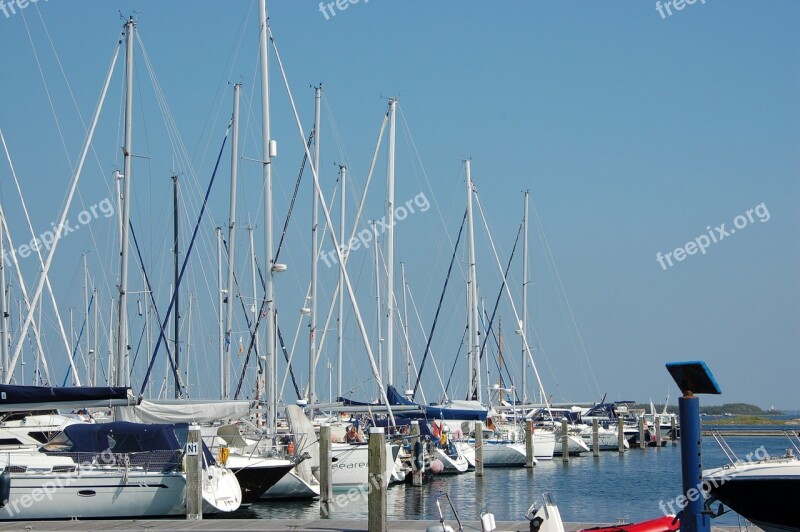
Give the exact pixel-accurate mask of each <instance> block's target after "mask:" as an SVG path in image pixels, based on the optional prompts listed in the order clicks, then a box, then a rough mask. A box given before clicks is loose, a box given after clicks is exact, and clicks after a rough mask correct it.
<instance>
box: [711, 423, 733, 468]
mask: <svg viewBox="0 0 800 532" xmlns="http://www.w3.org/2000/svg"><path fill="white" fill-rule="evenodd" d="M711 436H712V437H713V438H714V440H716V442H717V445H719V448H720V449H722V452H723V453H725V456H726V457H727V458H728V461H729V462H730V463H731V464H735V463H737V462H738V461H739V457H738V456H736V453H735V452H734V451H733V449H731V446H730V444H729V443H728V442H727V441H726V440H725V438H723V437H722V434H720V432H719V431H718V430H712V431H711Z"/></svg>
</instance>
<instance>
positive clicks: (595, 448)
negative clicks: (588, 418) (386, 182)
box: [592, 418, 600, 457]
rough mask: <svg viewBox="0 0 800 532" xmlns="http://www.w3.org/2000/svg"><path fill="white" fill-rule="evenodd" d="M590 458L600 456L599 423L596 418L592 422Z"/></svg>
mask: <svg viewBox="0 0 800 532" xmlns="http://www.w3.org/2000/svg"><path fill="white" fill-rule="evenodd" d="M592 456H594V457H598V456H600V421H599V420H598V419H597V418H594V419H593V420H592Z"/></svg>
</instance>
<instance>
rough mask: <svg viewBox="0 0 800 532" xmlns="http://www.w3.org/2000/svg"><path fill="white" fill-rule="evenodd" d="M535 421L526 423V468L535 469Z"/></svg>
mask: <svg viewBox="0 0 800 532" xmlns="http://www.w3.org/2000/svg"><path fill="white" fill-rule="evenodd" d="M533 431H534V428H533V420H530V421H526V422H525V467H527V468H532V467H533V458H534V455H533V434H534V432H533Z"/></svg>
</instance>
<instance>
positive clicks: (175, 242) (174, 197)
mask: <svg viewBox="0 0 800 532" xmlns="http://www.w3.org/2000/svg"><path fill="white" fill-rule="evenodd" d="M179 244H180V241H179V236H178V176H177V174H173V175H172V250H173V251H172V255H173V267H174V272H173V274H174V279H175V281H174V284H175V319H174V320H173V325H174V326H175V331H174V332H173V335H174V336H175V338H174V341H175V350H174V351H173V352H174V353H175V399H180V397H181V394H180V382H179V380H178V379H179V378H180V374H181V363H180V342H179V335H180V330H181V324H180V320H181V314H180V309H181V305H180V297H181V291H180V290H179V289H178V276H179V274H180V260H179V259H180V257H179V256H178V253H179V250H178V245H179Z"/></svg>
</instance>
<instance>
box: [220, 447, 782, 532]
mask: <svg viewBox="0 0 800 532" xmlns="http://www.w3.org/2000/svg"><path fill="white" fill-rule="evenodd" d="M727 441H728V443H729V444H730V445H731V447H732V448H733V450H734V451H735V452H736V453H737V454H738V455H739V458H741V459H744V457H745V455H747V453H751V452H755V451H756V450H757V449H758V448H759V447H760V446H762V445H763V446H764V448H765V449H766V451H767V452H768V453H769V454H770V455H771V456H780V455H783V454H784V453H785V452H786V449H787V448H788V447H789V442H788V441H787V440H786V438H783V437H780V438H779V437H767V438H750V437H736V438H733V437H731V438H728V440H727ZM726 463H727V460H726V458H725V456H724V454H723V453H722V451H721V450H720V449H719V447H718V446H717V444H716V442H715V441H714V440H713V438H707V439H704V442H703V467H704V468H711V467H717V466H722V465H724V464H726ZM680 491H681V472H680V446H679V445H678V446H674V447H673V446H672V445H671V443H667V446H666V447H664V448H660V449H655V448H651V449H646V450H644V451H642V450H639V449H634V450H631V451H629V452H626V453H625V454H624V455H622V456H620V455H619V454H618V453H616V452H601V453H600V458H593V457H592V456H591V455H589V456H583V457H573V458H572V459H571V460H570V462H569V464H563V463H562V462H561V459H560V458H557V459H555V460H553V461H551V462H544V461H542V462H539V465H537V466H536V467H535V468H534V469H533V470H525V469H522V468H520V469H488V468H487V469H486V470H485V475H484V478H483V479H478V478H476V477H475V475H474V473H471V472H470V473H466V474H463V475H457V476H452V477H439V478H436V479H434V480H433V481H432V482H430V483H428V484H426V485H425V486H423V487H422V488H418V489H417V490H414V489H412V488H411V487H405V486H393V487H391V488H389V492H388V504H387V507H388V514H389V515H388V518H389V519H438V517H439V515H438V511H437V508H436V496H437V494H439V493H442V492H444V493H447V494H449V495H450V497H451V498H452V500H453V503H454V504H455V507H456V510H457V511H458V513H459V516H460V517H461V519H468V520H474V519H477V518H478V516H479V514H480V512H481V511H482V510H488V511H491V512H492V513H494V514H495V517H496V518H497V519H498V520H520V519H523V516H524V514H525V512H526V511H527V509H528V507H529V506H530V504H531V503H532V502H534V501H541V496H542V493H543V492H550V493H552V494H553V496H554V498H555V501H556V502H557V503H558V505H559V508H560V510H561V515H562V517H563V519H564V520H565V521H581V522H595V523H602V522H606V523H608V522H612V523H613V522H615V521H616V520H617V519H625V520H644V519H648V518H654V517H658V516H660V515H661V514H662V512H661V510H660V509H659V502H660V501H665V502H668V501H671V500H673V499H674V498H675V497H677V496H678V495H680ZM336 495H340V493H338V492H336V493H334V496H336ZM341 495H343V496H342V497H339V504H337V506H336V507H335V514H334V515H333V517H334V518H337V517H338V518H342V519H346V518H364V519H366V515H367V501H366V498H365V497H362V496H360V494H359V493H357V492H354V493H353V497H352V499H354V500H347V497H346V495H347V494H346V493H342V494H341ZM441 502H442V507H443V509H446V513H445V518H446V519H448V520H450V519H452V514H451V512H450V511H449V507H448V506H447V502H446V499H444V498H442V500H441ZM318 516H319V504H318V503H315V502H275V503H265V504H258V505H254V506H252V507H250V508H248V509H243V510H241V511H239V512H237V515H236V517H243V518H244V517H246V518H264V519H269V518H284V519H291V518H296V519H313V518H317V517H318ZM738 522H739V518H738V517H737V516H736V515H735V514H733V513H731V514H727V515H725V516H723V517H721V518H719V519H716V520H715V521H714V524H719V525H722V524H728V525H736V524H738Z"/></svg>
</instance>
